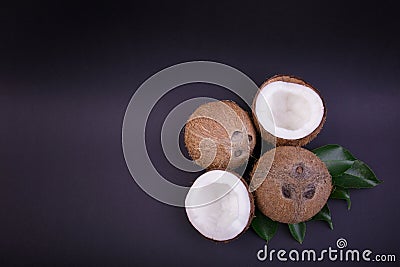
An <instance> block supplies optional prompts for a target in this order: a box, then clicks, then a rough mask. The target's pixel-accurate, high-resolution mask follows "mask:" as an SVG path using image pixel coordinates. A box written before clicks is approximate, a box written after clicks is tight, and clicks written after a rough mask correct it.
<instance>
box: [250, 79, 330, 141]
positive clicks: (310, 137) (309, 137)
mask: <svg viewBox="0 0 400 267" xmlns="http://www.w3.org/2000/svg"><path fill="white" fill-rule="evenodd" d="M277 81H281V82H288V83H295V84H300V85H303V86H306V87H308V88H310V89H312V90H313V91H314V92H316V93H317V94H318V95H319V97H320V98H321V100H322V103H323V105H324V115H323V116H322V120H321V122H320V124H319V125H318V127H317V128H315V130H314V131H313V132H312V133H310V134H309V135H307V136H305V137H303V138H300V139H284V138H280V137H276V136H274V135H273V134H271V133H270V132H268V131H267V130H265V129H264V128H263V127H262V126H261V124H260V123H258V118H257V114H256V112H255V104H256V100H257V97H258V95H259V94H260V91H261V89H262V88H264V86H266V85H267V84H270V83H273V82H277ZM252 110H253V114H252V115H253V118H254V122H255V123H254V124H255V126H256V129H257V130H258V131H259V132H260V134H261V137H262V138H263V139H264V140H266V141H267V142H269V143H271V144H275V145H276V146H304V145H306V144H308V143H309V142H311V140H313V139H314V138H315V137H316V136H317V135H318V134H319V132H320V131H321V130H322V127H323V126H324V123H325V121H326V112H327V109H326V105H325V100H324V99H323V98H322V96H321V93H320V92H319V91H318V90H317V89H315V88H314V87H313V86H311V85H310V84H309V83H307V82H305V81H304V80H302V79H300V78H297V77H294V76H289V75H275V76H273V77H272V78H270V79H268V80H267V81H265V82H264V83H263V84H262V85H261V87H260V89H259V90H258V91H257V93H256V96H255V97H254V100H253V104H252Z"/></svg>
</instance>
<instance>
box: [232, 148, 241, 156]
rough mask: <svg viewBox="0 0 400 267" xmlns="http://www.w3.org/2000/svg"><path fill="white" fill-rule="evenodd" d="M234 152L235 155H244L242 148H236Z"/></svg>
mask: <svg viewBox="0 0 400 267" xmlns="http://www.w3.org/2000/svg"><path fill="white" fill-rule="evenodd" d="M234 154H235V157H240V156H241V155H242V150H240V149H239V150H236V151H235V153H234Z"/></svg>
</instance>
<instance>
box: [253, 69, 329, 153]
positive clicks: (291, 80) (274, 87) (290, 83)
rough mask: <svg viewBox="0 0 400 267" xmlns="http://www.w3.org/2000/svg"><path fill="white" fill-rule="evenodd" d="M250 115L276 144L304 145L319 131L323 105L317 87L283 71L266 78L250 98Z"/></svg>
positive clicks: (321, 122)
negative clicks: (252, 97)
mask: <svg viewBox="0 0 400 267" xmlns="http://www.w3.org/2000/svg"><path fill="white" fill-rule="evenodd" d="M252 109H253V116H254V118H255V120H256V121H257V123H256V126H257V128H258V129H259V131H260V133H261V136H262V137H263V139H265V140H267V141H269V142H271V143H276V146H281V145H292V146H303V145H305V144H307V143H309V142H310V141H311V140H312V139H314V138H315V137H316V136H317V135H318V133H319V132H320V131H321V129H322V126H323V125H324V122H325V119H326V107H325V102H324V100H323V98H322V97H321V94H320V93H319V92H318V90H317V89H315V88H314V87H312V86H311V85H310V84H308V83H306V82H305V81H303V80H301V79H299V78H296V77H293V76H286V75H279V76H274V77H272V78H270V79H268V80H267V81H266V82H265V83H264V84H263V85H261V87H260V90H259V91H258V92H257V94H256V96H255V98H254V101H253V108H252Z"/></svg>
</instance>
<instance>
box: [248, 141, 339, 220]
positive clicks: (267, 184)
mask: <svg viewBox="0 0 400 267" xmlns="http://www.w3.org/2000/svg"><path fill="white" fill-rule="evenodd" d="M274 154H275V155H274ZM271 161H272V166H271V168H270V170H269V172H268V173H267V174H266V173H265V171H263V170H264V166H270V165H271ZM252 179H256V180H258V181H260V182H259V183H260V184H261V185H260V186H259V187H258V188H257V190H256V191H255V200H256V205H257V207H258V209H259V210H260V211H261V212H262V213H263V214H265V215H266V216H268V217H269V218H271V219H272V220H274V221H278V222H282V223H290V224H293V223H299V222H303V221H307V220H309V219H310V218H312V217H313V216H314V215H315V214H317V213H318V212H319V211H320V210H321V209H322V208H323V206H324V205H325V203H326V202H327V200H328V198H329V195H330V193H331V190H332V179H331V176H330V174H329V172H328V169H327V168H326V166H325V164H324V163H323V162H322V161H321V160H320V159H319V158H318V157H317V156H316V155H315V154H314V153H312V152H311V151H308V150H306V149H304V148H301V147H294V146H281V147H277V148H275V149H272V150H270V151H268V152H267V153H265V154H264V155H263V156H262V157H261V158H260V159H259V161H258V162H257V164H256V165H255V167H254V169H253V172H252ZM261 181H262V182H261Z"/></svg>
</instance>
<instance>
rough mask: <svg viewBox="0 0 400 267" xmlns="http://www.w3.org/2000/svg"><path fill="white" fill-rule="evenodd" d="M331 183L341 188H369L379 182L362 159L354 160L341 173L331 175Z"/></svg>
mask: <svg viewBox="0 0 400 267" xmlns="http://www.w3.org/2000/svg"><path fill="white" fill-rule="evenodd" d="M332 180H333V183H334V184H335V185H337V186H340V187H343V188H346V189H347V188H371V187H374V186H376V185H378V184H380V183H381V181H380V180H378V178H376V176H375V174H374V173H373V172H372V170H371V169H370V168H369V167H368V166H367V165H366V164H365V163H363V162H362V161H359V160H356V161H354V164H353V165H352V166H351V168H350V169H348V170H347V171H345V172H344V173H343V174H342V175H339V176H333V177H332Z"/></svg>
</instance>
